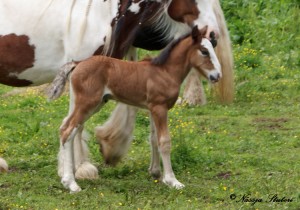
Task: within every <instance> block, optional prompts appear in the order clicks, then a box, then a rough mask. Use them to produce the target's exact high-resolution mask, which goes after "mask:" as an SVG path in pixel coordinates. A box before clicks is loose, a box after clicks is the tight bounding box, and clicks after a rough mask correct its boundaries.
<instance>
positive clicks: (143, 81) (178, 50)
mask: <svg viewBox="0 0 300 210" xmlns="http://www.w3.org/2000/svg"><path fill="white" fill-rule="evenodd" d="M206 30H207V27H204V28H203V29H201V30H200V31H199V30H198V28H197V26H195V27H194V28H193V30H192V32H191V33H190V34H188V35H186V36H183V37H181V38H179V39H178V40H176V41H174V42H173V43H171V44H170V45H169V46H168V47H167V48H166V49H165V50H164V51H162V53H161V54H160V55H159V56H158V57H156V58H154V59H152V60H144V61H140V62H129V61H122V60H117V59H114V58H109V57H103V56H93V57H91V58H89V59H87V60H84V61H82V62H78V63H77V62H73V63H69V64H66V65H65V68H64V69H63V70H62V71H61V72H60V74H59V75H58V76H57V77H56V79H55V80H54V82H53V86H52V89H51V91H52V93H50V98H52V99H54V98H57V97H58V96H59V95H60V93H61V92H62V90H63V87H64V85H65V82H66V79H67V75H68V74H69V73H70V72H71V71H72V70H73V72H72V74H71V76H70V88H72V89H73V93H74V95H71V98H70V100H71V104H74V106H73V107H72V109H71V110H70V112H69V115H68V116H67V117H66V118H65V119H64V121H63V123H62V125H61V127H60V140H61V144H63V145H64V151H63V152H64V155H63V156H64V163H63V164H64V173H63V176H62V180H61V182H62V184H63V185H64V186H65V187H66V188H68V189H70V190H71V192H76V191H80V190H81V189H80V187H79V186H78V185H77V183H76V181H75V179H74V163H73V159H74V156H76V154H72V151H73V149H72V143H73V140H74V137H75V135H76V134H77V132H81V130H82V128H83V125H84V122H85V121H87V120H88V119H89V118H90V117H91V116H92V115H93V114H94V113H96V112H97V111H99V109H100V108H101V107H102V105H104V104H105V103H106V102H107V101H108V99H114V100H117V101H120V102H123V103H126V104H129V105H132V106H137V107H140V108H145V109H148V110H149V111H150V113H151V117H152V119H153V122H154V125H152V126H155V131H156V133H157V139H155V140H152V141H151V144H152V157H153V158H155V157H156V158H155V159H156V160H152V163H151V166H150V173H151V174H152V175H153V176H157V175H160V167H159V158H157V155H158V154H159V153H160V155H161V158H162V162H163V169H164V175H163V182H164V183H165V184H167V185H169V186H171V187H175V188H177V189H179V188H182V187H184V185H183V184H181V183H180V182H179V181H178V180H177V179H176V178H175V175H174V173H173V170H172V166H171V160H170V151H171V141H170V134H169V130H168V122H167V120H168V119H167V115H168V110H169V109H171V108H172V107H173V106H174V104H175V102H176V100H177V98H178V94H179V89H180V85H181V83H182V82H183V80H184V79H185V77H186V76H187V74H188V73H189V71H190V69H191V68H192V67H194V68H196V69H197V70H198V71H199V72H200V73H201V74H202V75H203V76H205V77H206V78H208V79H209V80H210V81H211V82H217V81H218V80H219V79H220V78H221V69H220V64H219V61H218V60H217V57H216V54H215V52H214V50H213V47H212V44H211V43H210V42H209V40H207V39H205V38H203V37H204V35H205V34H206ZM153 129H154V128H153ZM100 144H101V146H102V147H104V146H107V145H105V142H104V141H102V142H100ZM103 155H104V156H105V154H103Z"/></svg>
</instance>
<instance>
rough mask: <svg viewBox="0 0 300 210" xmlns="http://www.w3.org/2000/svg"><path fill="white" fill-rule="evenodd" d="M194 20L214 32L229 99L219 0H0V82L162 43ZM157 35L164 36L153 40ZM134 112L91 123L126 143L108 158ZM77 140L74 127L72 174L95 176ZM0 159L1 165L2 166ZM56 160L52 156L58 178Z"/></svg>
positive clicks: (18, 82)
mask: <svg viewBox="0 0 300 210" xmlns="http://www.w3.org/2000/svg"><path fill="white" fill-rule="evenodd" d="M187 5H188V6H187ZM196 24H198V26H199V27H203V26H205V25H208V31H207V35H206V37H207V38H210V34H211V32H214V33H215V34H216V38H218V42H219V44H218V45H217V47H216V51H217V56H218V58H219V60H220V63H221V66H222V71H223V77H222V79H221V80H220V82H219V84H221V85H220V87H221V88H219V90H221V91H220V96H221V98H223V99H224V101H231V100H232V93H233V83H232V78H233V74H232V53H231V48H230V41H229V36H228V32H227V29H226V24H225V20H224V16H223V13H222V10H221V8H220V5H219V2H218V0H151V1H150V0H135V1H132V0H110V1H103V0H89V1H76V0H60V1H58V0H45V1H39V0H27V1H26V2H25V1H19V0H1V1H0V26H1V27H0V83H2V84H5V85H9V86H15V87H20V86H35V85H40V84H44V83H48V82H51V81H52V80H53V78H54V77H55V75H56V74H57V70H58V69H59V68H60V67H61V66H63V65H64V64H65V63H68V62H70V61H72V60H83V59H86V58H88V57H90V56H92V55H98V54H109V55H111V56H114V57H117V58H122V57H123V56H124V55H125V53H127V51H128V50H129V51H130V52H131V50H130V49H129V47H130V45H134V46H136V47H142V48H145V49H150V50H151V47H149V46H154V44H155V47H156V48H162V47H164V46H165V45H166V44H167V43H169V42H170V41H172V40H173V39H175V38H177V37H180V36H181V35H182V34H185V33H187V32H188V31H190V30H191V28H190V26H192V25H196ZM152 35H155V36H153V37H156V39H155V40H154V41H155V42H154V43H153V40H152V39H151V38H149V37H152ZM145 37H148V39H145ZM141 40H145V42H141ZM157 40H163V42H160V43H158V44H159V45H160V46H158V44H157ZM145 43H148V44H145ZM131 57H133V56H131ZM197 77H198V75H197ZM197 77H191V78H192V80H195V81H196V82H195V81H192V82H189V83H190V84H191V85H188V87H190V86H192V87H195V85H193V84H200V83H199V81H198V78H197ZM188 80H190V79H188ZM188 90H189V91H188V92H189V93H190V92H194V91H190V90H193V88H188ZM224 90H225V91H224ZM71 95H72V93H71ZM188 95H191V94H188ZM70 107H72V104H70ZM135 114H136V109H134V108H131V107H128V106H125V105H123V104H120V105H118V106H117V108H116V110H115V111H114V112H113V114H112V117H111V118H110V120H109V121H108V122H107V123H106V124H105V125H104V126H102V127H99V128H98V129H97V132H96V133H97V136H98V137H99V138H103V139H105V141H106V142H108V143H109V144H114V143H118V144H117V145H122V144H123V146H124V148H125V149H120V148H118V147H117V148H115V150H114V151H110V152H111V153H110V154H111V157H110V158H109V159H114V160H118V159H120V157H121V156H122V155H123V154H124V153H125V152H126V151H127V149H126V148H128V145H129V143H130V136H131V133H132V130H133V125H134V119H135ZM83 139H84V137H83V135H82V134H81V133H78V135H77V136H76V138H75V140H74V151H75V153H76V154H77V156H76V157H75V169H76V174H75V175H76V178H96V177H97V176H98V170H97V168H96V167H95V166H94V165H93V164H91V163H90V160H89V158H88V150H87V146H86V142H85V141H84V140H83ZM60 150H62V148H60ZM108 152H109V151H108ZM2 160H3V159H2ZM108 162H109V161H108ZM112 162H116V161H112ZM2 163H4V161H0V171H2V170H7V167H6V166H7V165H6V164H2ZM62 165H63V163H62V159H61V157H60V156H59V174H60V175H61V176H62V173H61V171H62Z"/></svg>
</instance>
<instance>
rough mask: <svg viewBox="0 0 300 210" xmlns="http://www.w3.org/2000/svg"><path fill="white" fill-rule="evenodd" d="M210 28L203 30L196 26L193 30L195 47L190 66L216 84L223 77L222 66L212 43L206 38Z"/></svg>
mask: <svg viewBox="0 0 300 210" xmlns="http://www.w3.org/2000/svg"><path fill="white" fill-rule="evenodd" d="M207 30H208V27H207V26H205V27H203V28H202V29H201V30H199V29H198V26H194V27H193V30H192V38H193V47H192V48H191V54H190V64H191V66H192V67H194V68H195V69H197V70H198V72H199V73H200V74H202V75H203V76H204V77H206V78H207V79H208V80H209V81H211V82H213V83H215V82H218V81H219V79H220V78H221V77H222V72H221V65H220V63H219V60H218V58H217V55H216V53H215V51H214V49H213V46H212V43H211V42H210V41H209V40H208V39H207V38H206V37H205V34H206V33H207Z"/></svg>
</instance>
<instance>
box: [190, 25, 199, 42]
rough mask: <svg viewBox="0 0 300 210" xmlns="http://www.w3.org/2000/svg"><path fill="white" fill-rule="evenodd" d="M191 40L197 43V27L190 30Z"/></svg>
mask: <svg viewBox="0 0 300 210" xmlns="http://www.w3.org/2000/svg"><path fill="white" fill-rule="evenodd" d="M192 38H193V40H194V41H195V42H197V41H198V38H199V30H198V26H197V25H195V26H194V27H193V29H192Z"/></svg>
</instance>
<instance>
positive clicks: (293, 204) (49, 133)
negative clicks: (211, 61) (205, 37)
mask: <svg viewBox="0 0 300 210" xmlns="http://www.w3.org/2000/svg"><path fill="white" fill-rule="evenodd" d="M222 4H223V8H224V11H225V15H226V17H227V21H228V26H229V29H230V31H231V37H232V40H233V49H234V58H235V67H236V69H235V75H236V78H235V83H236V100H235V102H234V103H233V104H230V105H220V104H218V103H217V102H216V100H215V99H214V98H213V97H212V94H211V91H210V89H209V87H208V85H207V84H206V85H205V87H206V92H207V95H208V104H207V105H206V106H203V107H190V106H187V105H180V106H179V105H178V106H176V107H175V108H174V109H172V110H171V111H170V115H169V125H170V130H171V133H172V142H173V144H172V146H173V148H172V163H173V167H174V171H175V174H176V175H177V178H178V180H179V181H181V182H182V183H184V184H185V185H186V187H185V188H184V189H182V190H174V189H170V188H168V187H167V186H165V185H163V184H162V183H161V182H159V181H158V180H153V179H152V178H151V177H150V175H148V172H147V169H148V166H149V163H150V147H149V143H148V141H147V139H148V135H149V120H148V114H147V112H146V111H140V112H139V113H138V116H137V123H136V128H135V131H134V140H133V144H132V146H131V149H130V151H129V153H128V155H127V156H126V157H125V158H124V159H123V161H122V162H121V164H119V165H118V166H117V167H115V168H111V167H107V166H105V165H104V163H103V160H102V157H101V156H100V154H99V151H98V149H99V148H98V145H97V144H96V143H95V137H94V135H93V129H94V127H95V126H96V125H98V124H102V123H103V122H105V120H106V119H107V118H108V117H109V115H110V113H111V111H112V110H113V108H114V106H115V103H114V102H110V103H109V104H108V105H107V106H105V107H104V108H103V110H102V111H101V112H100V113H98V114H97V115H95V116H94V117H92V119H91V120H90V121H89V122H88V123H87V124H86V125H87V130H88V131H89V133H90V134H91V136H90V141H89V147H90V151H91V159H92V161H93V162H94V163H96V165H97V167H98V169H99V176H100V178H99V179H97V180H93V181H89V180H79V181H78V183H79V185H80V186H81V187H82V189H83V191H81V192H80V193H78V194H69V191H67V190H65V189H64V188H63V186H62V185H61V184H60V179H59V177H58V175H57V152H58V147H59V141H58V128H59V126H60V124H61V121H62V119H63V117H64V116H65V115H66V113H67V111H68V97H67V96H63V97H61V98H60V99H58V100H57V101H54V102H51V103H49V102H47V100H46V97H45V96H44V95H43V94H41V93H39V92H38V90H36V89H27V90H25V91H23V92H21V93H19V94H13V95H7V93H11V91H12V90H13V88H10V87H6V86H0V156H1V157H3V158H5V159H6V160H7V161H8V163H9V166H10V171H9V172H8V173H5V174H0V210H2V209H3V210H6V209H34V210H36V209H41V210H56V209H58V210H68V209H135V210H138V209H140V210H147V209H200V210H202V209H212V210H215V209H230V210H235V209H251V210H252V209H253V210H255V209H259V210H265V209H276V210H277V209H278V210H281V209H292V210H297V209H298V210H299V209H300V94H299V93H300V61H299V47H300V35H299V21H298V23H297V21H296V20H299V14H300V10H299V1H293V0H289V1H273V0H270V1H268V2H264V1H261V0H255V1H246V0H243V1H239V3H235V2H234V1H223V3H222ZM143 53H144V52H140V54H143Z"/></svg>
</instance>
